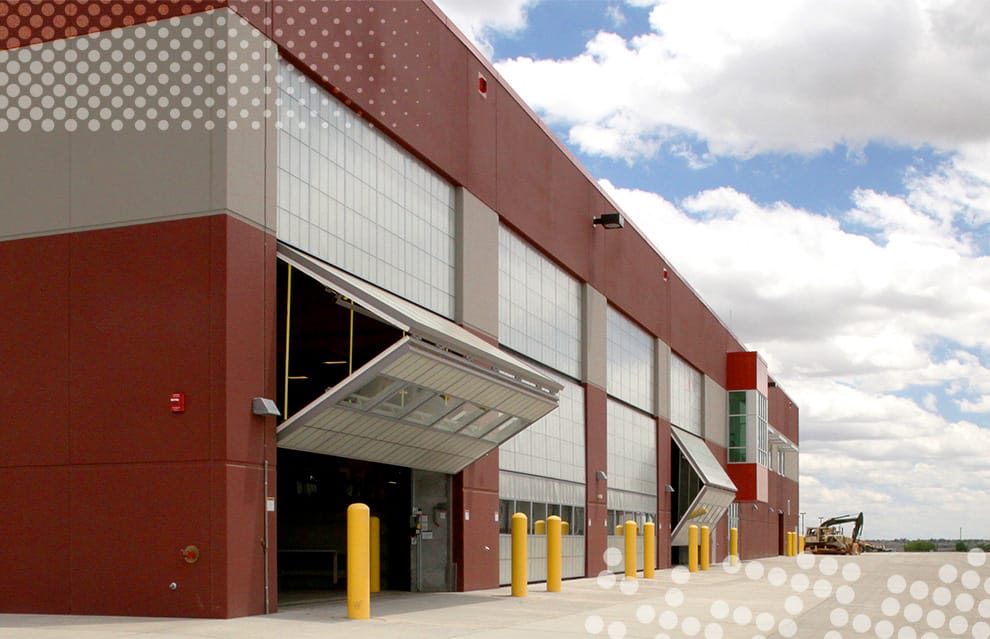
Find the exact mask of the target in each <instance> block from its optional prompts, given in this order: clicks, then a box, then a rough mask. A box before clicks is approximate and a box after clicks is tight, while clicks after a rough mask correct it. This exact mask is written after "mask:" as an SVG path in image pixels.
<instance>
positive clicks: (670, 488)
mask: <svg viewBox="0 0 990 639" xmlns="http://www.w3.org/2000/svg"><path fill="white" fill-rule="evenodd" d="M663 489H664V490H665V491H666V492H668V493H672V492H674V487H673V486H671V485H670V484H667V485H666V486H664V487H663Z"/></svg>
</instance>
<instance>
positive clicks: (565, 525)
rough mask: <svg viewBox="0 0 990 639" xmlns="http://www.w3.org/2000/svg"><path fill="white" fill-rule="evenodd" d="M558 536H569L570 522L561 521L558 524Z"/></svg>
mask: <svg viewBox="0 0 990 639" xmlns="http://www.w3.org/2000/svg"><path fill="white" fill-rule="evenodd" d="M560 534H561V535H569V534H571V524H570V522H566V521H562V522H560Z"/></svg>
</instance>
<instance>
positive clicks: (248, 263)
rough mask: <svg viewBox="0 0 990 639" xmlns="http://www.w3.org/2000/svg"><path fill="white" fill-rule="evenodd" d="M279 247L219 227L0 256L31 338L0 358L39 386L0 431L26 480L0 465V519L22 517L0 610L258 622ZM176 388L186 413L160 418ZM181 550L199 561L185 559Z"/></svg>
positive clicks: (174, 226) (140, 231)
mask: <svg viewBox="0 0 990 639" xmlns="http://www.w3.org/2000/svg"><path fill="white" fill-rule="evenodd" d="M273 246H274V241H273V238H271V237H270V236H268V235H266V234H265V233H264V232H263V231H260V230H258V229H255V228H253V227H251V226H249V225H247V224H244V223H242V222H239V221H235V220H233V219H225V218H224V216H217V217H213V218H210V217H206V218H197V219H191V220H183V221H175V222H166V223H161V224H148V225H141V226H133V227H127V228H116V229H108V230H101V231H93V232H84V233H73V234H67V235H62V236H56V237H49V238H37V239H29V240H20V241H17V242H4V243H0V259H2V260H4V261H10V260H12V261H13V262H11V263H12V264H13V263H17V264H21V265H22V266H23V265H25V264H30V265H34V268H32V269H30V270H28V271H25V272H23V275H18V277H12V278H8V279H7V280H5V281H4V283H3V284H2V286H3V287H4V288H3V292H4V296H5V297H6V296H7V294H8V293H10V294H12V295H14V297H15V298H16V307H15V306H14V304H15V302H13V301H12V302H11V306H10V308H14V310H15V311H16V312H15V313H14V317H16V318H17V319H18V321H17V322H16V323H15V325H14V326H11V334H16V335H18V336H19V339H21V340H23V342H22V343H21V344H20V348H19V349H18V351H17V352H18V353H22V354H23V356H22V355H12V356H11V358H10V359H9V360H8V359H6V358H5V363H6V365H8V366H10V367H11V369H10V370H11V371H13V372H16V373H17V374H16V375H14V378H15V379H24V380H26V381H27V380H31V385H32V388H29V387H24V388H22V387H21V386H20V385H19V384H18V383H16V382H15V383H13V384H12V387H13V388H14V390H15V393H16V395H17V396H18V397H20V398H21V401H22V402H24V405H25V406H26V407H27V408H28V409H31V411H32V412H31V413H30V414H28V413H23V412H18V411H11V412H10V414H11V415H14V416H15V417H16V419H13V420H11V421H10V422H9V423H8V426H9V427H8V428H5V429H4V437H5V440H4V447H3V448H2V450H3V465H4V466H13V465H21V466H22V467H21V468H4V469H2V470H0V473H2V474H3V475H2V480H3V486H4V491H0V507H3V508H5V511H6V512H14V513H18V517H16V518H8V519H7V520H5V521H9V522H11V529H10V530H7V529H6V528H7V526H4V529H3V530H2V531H0V533H2V534H3V537H4V538H5V539H7V540H8V541H10V542H11V543H10V544H7V546H6V548H8V550H0V572H2V573H3V574H4V575H5V576H6V577H7V578H8V580H9V582H10V584H11V585H12V587H13V588H14V589H15V590H16V592H17V593H18V596H16V597H6V598H4V599H3V600H0V610H3V611H6V612H15V611H16V612H25V611H30V612H60V613H77V614H141V615H178V616H220V617H223V616H229V615H242V614H258V613H261V612H263V611H264V600H263V583H264V578H263V577H264V572H263V571H264V564H263V560H262V559H261V557H260V554H259V553H260V552H261V550H260V545H259V544H258V539H259V538H260V537H261V536H262V534H263V528H264V519H263V517H264V514H263V513H264V510H263V509H264V493H263V489H262V485H263V472H262V468H263V460H264V456H265V452H266V451H267V453H268V454H269V455H270V456H271V458H274V433H273V427H274V424H272V423H267V422H266V420H265V419H263V418H258V417H254V416H253V415H252V414H251V412H250V410H251V408H250V398H251V397H252V396H259V395H265V396H270V395H271V394H273V390H274V384H273V382H272V377H273V375H272V373H271V369H272V368H273V366H272V365H271V364H272V362H271V359H272V357H273V353H272V349H273V343H274V340H273V339H271V329H272V326H273V325H274V317H273V315H272V314H273V313H274V289H273V284H272V282H273V281H274V278H273V277H272V274H271V273H270V272H269V271H270V270H271V268H273V267H274V264H275V260H274V254H273V253H272V251H273ZM266 260H267V261H266ZM21 271H23V269H22V268H21V269H18V270H16V271H15V270H12V271H10V272H17V273H21ZM234 324H236V327H235V326H233V325H234ZM39 355H43V356H44V357H46V358H47V361H46V362H45V366H46V369H47V371H48V373H49V374H47V375H43V376H40V377H39V376H37V375H36V373H35V369H34V368H33V364H32V361H31V358H32V357H38V356H39ZM18 358H20V359H18ZM25 358H27V359H25ZM22 360H23V361H22ZM266 361H267V362H268V365H267V366H266V365H265V362H266ZM229 366H234V367H237V366H249V367H251V369H252V370H250V371H246V372H244V373H243V374H236V375H228V374H227V368H228V367H229ZM172 391H178V392H184V393H186V398H187V408H186V412H185V413H181V414H173V413H171V412H170V410H169V401H168V400H169V393H170V392H172ZM38 394H44V395H45V396H46V397H48V398H49V402H48V403H47V404H44V405H43V403H42V402H40V399H38V398H37V397H36V395H38ZM60 398H63V399H60ZM5 401H8V398H6V397H5ZM39 416H40V417H41V419H40V423H39ZM268 420H269V421H270V418H268ZM67 433H71V448H70V445H69V435H68V434H67ZM39 436H41V437H44V438H45V440H46V441H44V442H39V441H38V440H37V438H38V437H39ZM70 450H71V454H70ZM226 452H230V453H233V454H234V455H235V456H234V457H233V458H232V461H226V459H225V457H224V455H225V453H226ZM210 460H213V461H210ZM27 465H32V466H34V467H32V468H25V467H23V466H27ZM270 494H274V486H273V487H272V488H271V490H270ZM70 504H71V509H70ZM15 522H16V527H13V525H14V523H15ZM53 522H58V523H57V525H53ZM270 523H272V524H274V520H271V522H270ZM11 544H12V545H11ZM187 544H195V545H197V546H198V547H199V548H200V551H201V553H202V554H201V558H200V559H199V561H198V562H197V563H195V564H187V563H186V562H185V561H183V560H182V557H181V556H180V554H179V549H180V548H182V547H184V546H185V545H187ZM25 556H31V557H32V559H31V561H30V562H25V561H24V557H25ZM271 566H272V569H273V566H274V561H272V562H271ZM272 575H273V576H274V573H272ZM172 582H175V584H176V588H175V589H174V590H172V589H170V588H169V587H168V586H169V584H171V583H172ZM272 583H274V580H273V582H272Z"/></svg>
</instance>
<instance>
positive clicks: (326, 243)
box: [0, 0, 799, 617]
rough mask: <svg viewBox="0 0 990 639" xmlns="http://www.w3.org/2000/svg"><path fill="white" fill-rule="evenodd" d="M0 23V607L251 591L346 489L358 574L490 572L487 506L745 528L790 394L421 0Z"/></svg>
mask: <svg viewBox="0 0 990 639" xmlns="http://www.w3.org/2000/svg"><path fill="white" fill-rule="evenodd" d="M0 47H2V51H0V86H2V87H5V89H4V91H2V92H0V146H2V149H3V153H0V266H2V269H3V273H4V277H3V278H2V280H0V300H2V303H3V308H4V309H5V312H4V313H3V314H2V315H0V336H2V339H0V373H2V378H3V380H4V384H3V387H2V391H0V416H2V417H0V420H2V422H3V428H0V486H3V490H2V491H0V506H2V508H3V510H4V512H6V513H8V516H7V517H4V518H3V519H2V523H0V534H2V536H3V538H4V541H5V543H4V544H3V545H2V547H0V571H2V573H3V574H4V576H5V585H6V588H5V591H6V593H7V594H6V596H5V597H3V598H2V599H0V612H42V613H75V614H134V615H156V616H157V615H160V616H203V617H233V616H240V615H251V614H260V613H263V612H265V611H266V610H274V609H275V608H276V607H277V603H278V598H279V597H288V596H290V595H291V594H292V593H293V592H295V591H299V590H306V589H328V588H333V587H339V585H340V584H341V583H342V581H341V577H342V575H341V574H340V572H341V571H340V566H341V565H342V555H341V553H342V545H341V544H342V541H341V540H342V538H343V534H344V529H343V509H344V508H345V507H346V505H347V504H348V503H350V502H352V501H364V502H366V503H368V504H369V505H370V506H371V508H372V510H373V512H374V513H375V514H377V515H379V516H380V518H381V535H382V554H383V558H382V580H383V587H384V588H391V589H401V590H414V591H418V590H423V591H427V590H471V589H479V588H488V587H494V586H497V585H498V584H499V583H500V582H505V581H506V580H507V578H506V576H505V569H504V566H500V561H501V562H502V563H503V564H504V562H505V560H506V558H507V547H506V544H505V536H504V533H505V532H507V520H508V518H509V516H510V515H511V513H513V512H519V511H521V512H525V513H526V514H527V515H529V517H530V521H531V522H533V523H534V524H535V522H536V521H538V520H541V519H544V518H545V517H546V516H548V515H550V514H559V515H560V516H561V517H562V518H563V519H564V521H566V522H567V523H568V535H567V537H566V540H565V552H566V554H567V558H566V559H565V575H566V576H585V575H596V574H598V573H599V572H600V571H602V570H605V569H611V570H620V569H621V566H610V565H606V562H605V551H606V549H607V548H608V547H609V546H610V545H618V540H617V538H615V536H614V533H615V526H616V525H617V524H618V523H621V522H623V521H625V520H627V519H634V520H636V521H638V522H640V523H643V522H645V521H648V520H654V521H656V523H657V527H658V537H659V540H658V542H659V549H658V552H657V556H658V563H659V566H660V567H668V566H670V565H672V564H674V563H678V562H680V561H682V560H683V558H682V555H683V549H684V544H685V543H686V529H685V527H686V525H687V524H689V523H706V524H709V525H710V526H712V530H713V534H712V542H713V548H714V550H713V554H714V555H715V559H716V560H718V559H721V558H723V557H724V556H725V554H726V551H727V541H726V539H727V535H728V527H729V524H730V523H731V525H732V526H737V527H738V528H739V529H740V537H741V546H742V555H743V557H744V558H752V557H759V556H767V555H773V554H777V553H778V552H781V550H782V548H783V539H784V532H785V531H787V530H792V529H794V528H795V527H796V526H797V523H798V510H799V508H798V485H797V466H798V455H797V445H798V410H797V407H796V406H795V405H794V403H793V402H792V401H791V399H790V398H789V397H788V396H787V395H786V393H785V392H784V391H783V390H782V389H781V388H780V387H779V386H777V385H776V384H775V382H774V380H773V379H772V377H771V376H770V375H769V374H768V371H767V367H766V364H765V363H764V361H763V360H762V359H761V358H760V356H759V355H758V354H757V353H754V352H746V351H745V349H744V347H743V345H742V344H741V342H740V341H739V340H738V339H737V338H736V337H735V336H734V335H733V334H732V333H731V332H730V331H729V330H728V329H727V328H726V326H725V325H724V324H723V323H722V322H721V321H720V320H719V318H718V317H716V316H715V315H714V314H713V313H712V311H711V310H710V309H709V308H708V307H707V306H706V305H705V303H704V302H703V301H702V300H701V299H700V298H699V297H698V295H697V294H696V293H695V292H694V291H693V290H692V288H691V287H690V285H689V284H688V283H687V282H686V281H684V279H683V278H682V277H681V276H680V275H679V274H678V272H677V270H676V269H675V267H674V265H671V264H668V263H667V262H666V261H665V259H664V258H663V256H662V255H661V254H660V253H659V252H658V250H657V249H656V248H655V247H654V246H652V245H651V244H650V243H649V242H648V241H647V240H646V239H645V238H644V237H642V236H641V235H640V234H639V233H638V232H637V231H636V229H635V228H633V227H632V226H630V225H628V224H627V225H626V226H625V227H624V228H606V226H611V224H609V225H606V224H601V223H597V224H596V223H593V220H594V218H599V217H601V216H603V215H605V214H612V213H617V212H619V211H618V209H617V208H616V206H615V205H614V203H612V202H611V201H610V200H609V199H608V197H607V196H606V195H605V194H604V193H603V192H602V191H601V190H600V189H599V188H598V186H597V185H596V183H595V181H594V180H593V179H592V178H591V177H590V176H589V175H588V174H587V173H586V172H585V171H584V169H582V168H581V167H580V165H578V164H577V163H576V161H575V160H574V159H573V157H572V156H571V155H570V154H569V153H568V152H567V151H566V149H564V148H563V146H562V145H561V144H560V143H559V142H558V141H557V140H556V139H555V138H554V137H553V136H552V135H551V134H550V133H549V132H548V130H547V129H546V127H545V126H544V125H543V124H542V123H541V122H540V121H539V119H538V118H536V117H535V116H534V115H533V113H532V111H531V110H530V109H528V107H526V105H525V104H524V103H522V101H521V100H520V99H519V98H518V97H517V96H516V95H515V94H514V93H513V92H512V90H511V88H510V87H508V86H506V85H505V83H504V82H503V81H502V80H501V79H500V78H499V77H498V76H497V75H496V74H495V73H494V72H493V69H492V68H491V66H490V65H489V64H487V63H486V62H485V61H484V60H483V58H482V57H481V56H479V55H478V54H477V53H476V52H475V51H474V50H473V49H472V47H471V46H470V45H469V44H467V43H466V40H465V39H464V37H463V36H461V35H460V34H459V33H458V32H457V30H456V28H454V27H453V26H452V25H451V24H449V23H448V22H447V20H446V18H445V17H444V16H443V15H442V14H441V13H440V12H439V11H438V10H437V9H436V8H435V7H434V6H433V5H432V4H431V3H430V2H429V1H428V0H424V1H422V2H420V1H416V2H394V1H370V0H369V1H360V2H358V1H346V0H344V1H338V2H329V1H327V2H322V1H309V0H212V1H205V0H172V1H170V2H165V1H159V2H140V1H133V0H107V1H102V2H81V1H74V0H64V1H63V0H58V1H54V0H51V1H45V2H36V1H27V0H23V1H19V2H12V3H11V2H7V3H2V4H0ZM601 221H602V220H599V222H601ZM273 407H275V408H277V412H279V413H280V416H277V417H276V416H274V415H273V414H272V413H273V412H276V411H273V410H272V409H273ZM539 542H540V540H539V539H538V538H534V541H533V543H534V544H535V545H534V552H533V555H534V557H538V554H539ZM639 561H640V562H641V561H642V559H641V555H640V559H639ZM500 568H501V570H500ZM540 570H541V568H540V566H539V561H534V563H533V565H532V566H531V576H532V577H533V578H535V579H538V578H539V577H540V574H539V573H540Z"/></svg>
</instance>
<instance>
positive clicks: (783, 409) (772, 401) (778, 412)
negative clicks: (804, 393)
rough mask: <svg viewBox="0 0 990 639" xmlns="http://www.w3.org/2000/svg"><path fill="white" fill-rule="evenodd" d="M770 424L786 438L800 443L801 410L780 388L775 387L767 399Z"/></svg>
mask: <svg viewBox="0 0 990 639" xmlns="http://www.w3.org/2000/svg"><path fill="white" fill-rule="evenodd" d="M767 401H768V404H769V405H768V407H767V408H768V411H769V422H770V425H771V426H773V427H774V428H775V429H777V431H778V432H780V433H781V434H782V435H783V436H784V437H786V438H787V439H789V440H791V441H792V442H794V443H795V444H796V443H798V436H799V434H800V433H799V430H798V423H799V419H798V417H799V413H800V411H799V409H798V407H797V405H796V404H795V403H794V401H793V400H791V398H790V397H788V395H787V393H785V392H784V391H783V390H782V389H781V388H780V387H773V388H771V389H770V393H769V395H768V397H767Z"/></svg>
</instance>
